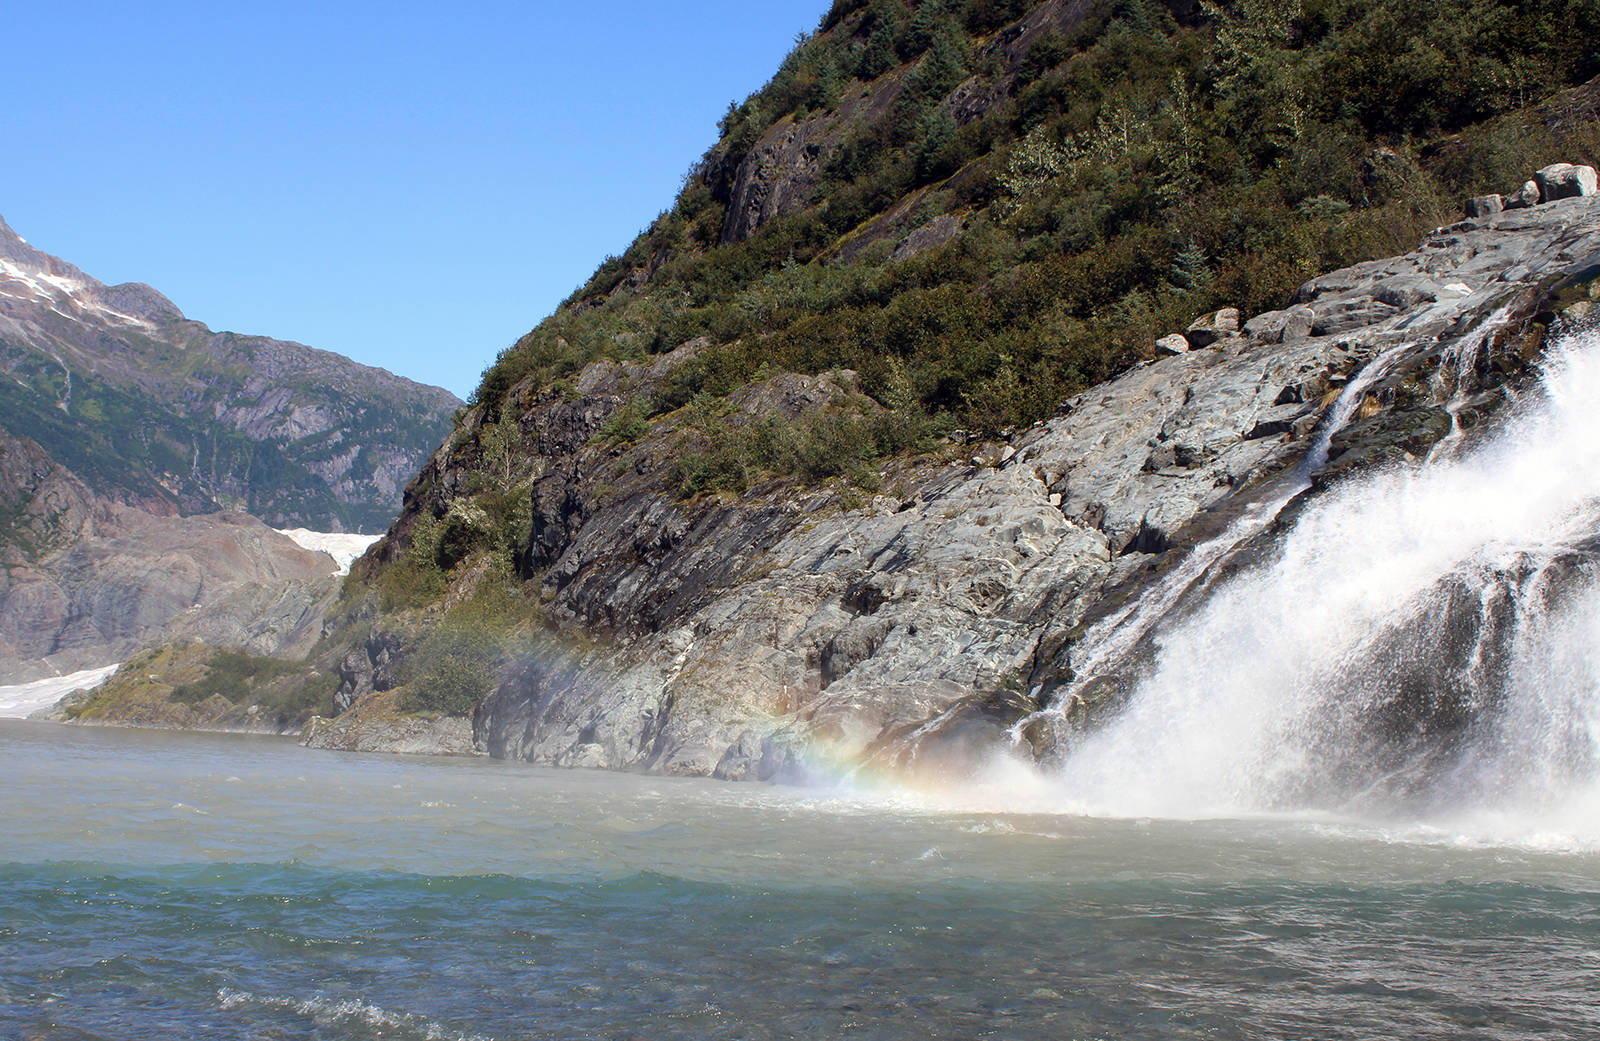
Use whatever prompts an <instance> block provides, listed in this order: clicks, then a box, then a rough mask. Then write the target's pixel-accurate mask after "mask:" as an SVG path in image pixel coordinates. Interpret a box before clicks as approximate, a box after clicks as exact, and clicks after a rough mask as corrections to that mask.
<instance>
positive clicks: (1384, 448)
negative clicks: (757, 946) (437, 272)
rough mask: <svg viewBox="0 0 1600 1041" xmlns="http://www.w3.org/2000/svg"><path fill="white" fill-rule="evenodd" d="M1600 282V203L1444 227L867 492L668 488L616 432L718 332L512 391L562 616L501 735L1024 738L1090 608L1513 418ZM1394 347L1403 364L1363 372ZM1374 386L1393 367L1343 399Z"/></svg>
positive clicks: (419, 494)
mask: <svg viewBox="0 0 1600 1041" xmlns="http://www.w3.org/2000/svg"><path fill="white" fill-rule="evenodd" d="M1596 275H1600V200H1595V199H1592V198H1577V199H1570V200H1566V201H1562V202H1557V203H1552V204H1546V205H1541V206H1538V207H1534V208H1531V209H1522V210H1515V211H1510V212H1505V213H1501V214H1497V215H1493V216H1491V217H1489V218H1486V219H1483V220H1479V221H1468V222H1464V223H1462V224H1458V225H1455V226H1453V227H1449V228H1444V229H1440V230H1439V231H1437V232H1435V233H1434V234H1433V235H1431V236H1430V237H1429V238H1428V239H1427V240H1426V241H1425V242H1424V243H1423V244H1422V245H1421V246H1420V247H1419V248H1418V249H1417V250H1416V251H1415V252H1413V253H1410V254H1407V255H1404V256H1400V257H1395V258H1391V259H1389V260H1384V261H1378V262H1374V263H1370V264H1363V265H1360V266H1357V267H1354V268H1350V269H1347V270H1343V271H1337V272H1334V273H1332V274H1329V275H1325V276H1323V277H1321V278H1318V279H1315V280H1313V281H1312V282H1309V283H1307V284H1306V285H1305V286H1304V287H1303V288H1302V289H1301V290H1300V291H1299V293H1298V294H1297V295H1296V297H1295V299H1294V300H1293V301H1292V306H1291V307H1290V308H1289V309H1288V310H1286V311H1282V312H1274V313H1273V314H1270V315H1260V316H1256V317H1254V318H1252V319H1251V320H1249V321H1247V322H1244V323H1242V330H1241V326H1240V323H1239V322H1238V318H1239V316H1238V315H1237V314H1233V315H1227V314H1221V315H1216V316H1212V317H1211V318H1210V319H1209V320H1208V322H1207V323H1205V324H1206V325H1207V327H1208V328H1211V329H1214V330H1215V331H1216V332H1218V333H1219V334H1220V335H1221V336H1222V337H1223V338H1221V339H1218V340H1214V341H1213V346H1212V347H1210V348H1209V349H1206V350H1195V351H1186V352H1182V353H1175V354H1171V355H1169V356H1166V357H1163V358H1161V359H1160V360H1158V361H1155V362H1150V363H1145V364H1142V365H1139V366H1137V367H1135V368H1134V369H1133V370H1131V371H1129V372H1127V373H1125V374H1124V375H1123V376H1121V377H1120V378H1118V379H1116V380H1113V381H1111V382H1110V383H1107V384H1104V385H1102V386H1100V387H1097V388H1095V389H1094V390H1093V391H1091V392H1089V393H1087V394H1085V395H1083V396H1081V397H1079V398H1077V399H1074V400H1072V401H1070V402H1068V403H1067V404H1066V405H1065V406H1064V407H1063V409H1062V410H1061V411H1060V414H1058V416H1057V417H1056V418H1054V419H1052V420H1050V421H1048V422H1045V423H1042V424H1039V425H1037V426H1035V427H1034V428H1032V429H1030V430H1027V431H1025V432H1023V433H1021V434H1019V435H1017V436H1016V437H1015V438H1013V439H1012V440H1011V442H1010V443H1009V444H991V445H985V446H979V450H978V452H977V453H976V454H974V453H973V451H972V449H971V447H970V446H968V447H964V448H959V449H953V450H952V453H951V454H952V455H954V454H955V453H956V452H958V451H959V453H960V458H961V459H962V460H963V461H958V462H940V461H938V460H922V461H919V462H914V463H900V464H896V465H894V466H892V467H890V468H889V469H888V470H886V471H885V473H884V474H883V475H882V480H883V485H884V488H885V489H886V492H888V493H889V494H884V495H879V496H876V497H874V498H872V499H871V501H869V502H865V503H852V502H850V501H849V500H848V499H847V498H842V497H841V496H840V495H839V494H838V493H837V492H832V491H828V490H824V489H812V490H796V489H795V488H794V487H793V486H792V485H788V484H785V483H782V482H770V483H769V484H767V485H762V486H758V487H757V488H754V489H752V490H751V491H750V492H749V493H748V494H746V495H743V496H740V497H737V498H731V499H729V498H718V497H712V496H700V497H698V498H694V499H690V500H681V499H679V498H678V497H677V496H676V495H675V494H674V492H673V491H672V489H671V488H670V487H669V484H668V482H667V481H666V480H665V478H664V477H663V476H662V475H663V473H665V472H667V471H669V470H670V467H671V459H670V458H669V457H668V456H667V455H666V454H665V453H667V452H668V451H669V450H670V449H671V446H674V445H677V444H679V443H680V442H678V441H675V440H673V439H672V438H671V437H670V434H671V432H672V431H671V426H672V424H671V422H667V423H662V424H659V425H657V426H656V427H653V428H652V430H651V433H650V434H649V435H647V436H646V437H644V438H643V439H642V440H641V441H639V442H636V443H633V444H616V443H613V442H608V441H606V440H605V439H603V438H599V437H597V435H598V434H599V432H600V431H601V429H602V427H603V426H604V425H605V424H606V422H607V420H608V419H609V418H610V417H611V416H612V415H614V414H615V413H616V412H617V411H618V410H619V409H620V408H621V407H622V405H623V404H624V402H625V401H626V400H628V399H629V398H630V397H632V396H635V395H639V394H648V393H650V392H651V390H652V388H653V387H655V386H658V385H659V384H660V382H661V381H663V380H665V379H666V378H667V377H668V376H669V375H670V373H671V371H672V369H673V368H674V366H676V365H678V364H681V363H683V361H685V360H686V358H685V357H684V355H685V354H688V355H692V348H685V349H684V351H683V352H680V354H677V355H667V356H663V357H661V358H658V359H657V360H656V361H655V363H654V364H653V365H652V366H648V367H646V366H640V365H629V364H624V365H611V364H596V365H594V366H591V368H590V369H589V370H586V371H585V373H584V375H583V377H582V379H581V380H580V381H579V384H578V394H577V396H575V397H571V398H566V397H562V396H560V395H558V394H551V395H546V396H542V397H541V396H527V395H524V396H522V397H520V398H514V400H515V401H516V408H517V410H518V419H517V422H518V425H519V428H520V431H521V436H522V438H523V441H524V443H525V444H527V445H530V446H533V449H532V455H531V461H530V462H529V464H528V466H529V470H528V473H527V477H528V482H527V484H526V485H525V487H526V488H527V489H528V491H527V501H528V503H529V505H530V507H531V518H532V519H531V523H530V524H529V525H528V527H527V529H526V531H525V532H524V533H523V536H522V537H523V538H524V540H525V541H524V544H525V546H526V553H525V557H524V561H525V568H524V574H525V576H526V577H527V578H528V579H529V580H531V581H534V582H537V583H539V584H540V585H541V586H542V599H543V601H544V603H545V605H546V610H547V611H548V617H549V618H550V620H551V621H552V623H553V624H554V628H555V629H556V630H557V632H556V633H555V634H554V635H553V636H552V637H551V639H550V642H549V645H548V647H545V648H543V649H541V650H538V651H532V652H530V653H529V654H528V655H527V658H526V660H523V661H519V662H517V663H514V664H513V666H512V667H511V668H509V669H508V670H506V672H505V673H504V674H503V676H502V679H501V682H500V684H499V686H498V687H497V689H495V690H494V692H493V693H492V694H491V695H490V696H489V697H488V698H487V700H486V701H484V702H483V704H482V705H481V706H480V708H479V710H478V713H477V716H476V719H475V721H474V725H475V732H474V736H475V741H476V743H477V744H478V746H479V747H482V748H485V749H487V750H488V751H489V752H491V753H492V754H494V755H501V756H507V757H515V758H523V759H529V760H533V761H537V762H544V763H552V764H557V765H566V766H590V767H606V768H612V769H634V770H638V769H643V770H653V771H659V772H665V773H692V774H710V775H715V776H718V777H725V778H736V779H766V778H774V777H780V778H781V777H793V776H800V775H803V774H804V773H805V772H806V771H809V770H816V769H823V770H827V769H830V768H839V764H846V765H848V764H856V763H859V762H860V761H861V760H862V759H863V758H869V757H874V756H877V757H881V758H885V759H889V760H892V761H895V762H896V763H898V764H899V765H901V766H903V767H908V768H912V769H915V768H916V767H917V766H918V765H919V763H921V762H924V761H931V760H935V759H938V758H939V757H941V756H944V755H946V754H953V753H951V751H950V750H951V749H956V750H962V749H967V748H969V747H970V746H971V745H972V744H973V743H974V742H976V743H979V744H982V743H985V742H993V741H998V740H1001V739H1002V734H1003V731H1002V727H1003V726H1005V725H1009V724H1010V723H1011V722H1013V721H1015V720H1017V719H1018V718H1019V717H1021V716H1022V715H1023V714H1025V713H1026V712H1028V711H1030V710H1031V709H1032V708H1037V707H1038V705H1039V702H1040V700H1041V699H1047V698H1048V697H1049V696H1050V692H1051V691H1052V690H1054V689H1056V688H1057V687H1058V686H1059V685H1060V683H1061V681H1062V680H1063V679H1064V678H1065V677H1066V676H1068V675H1070V674H1071V672H1072V670H1073V668H1074V662H1073V660H1072V641H1073V638H1074V633H1075V631H1076V630H1077V628H1078V626H1079V625H1080V624H1081V623H1083V622H1084V621H1085V620H1086V619H1089V618H1091V617H1093V616H1094V615H1095V614H1096V613H1103V612H1105V611H1106V610H1109V609H1110V606H1111V605H1112V604H1114V603H1116V602H1120V600H1122V599H1125V598H1127V597H1130V596H1135V595H1137V593H1138V590H1139V589H1141V588H1142V586H1143V583H1144V582H1145V581H1147V580H1148V578H1149V576H1150V575H1151V574H1152V573H1153V572H1154V571H1156V570H1158V569H1165V568H1170V567H1172V566H1175V565H1176V563H1177V562H1180V561H1182V560H1185V559H1187V557H1186V554H1187V553H1188V548H1189V547H1190V546H1192V545H1194V544H1195V543H1196V541H1197V540H1200V539H1202V538H1203V536H1204V535H1205V533H1206V532H1207V531H1210V530H1215V528H1216V526H1217V525H1220V524H1223V523H1225V522H1226V520H1227V518H1229V517H1230V516H1233V515H1235V514H1236V513H1237V512H1238V511H1240V510H1244V509H1247V508H1249V507H1250V505H1251V504H1252V503H1255V502H1258V501H1262V499H1263V496H1264V495H1265V491H1266V490H1267V489H1271V488H1274V487H1276V486H1277V483H1278V482H1282V481H1285V480H1289V479H1290V478H1291V476H1294V475H1298V476H1295V479H1303V478H1305V477H1310V478H1311V480H1312V488H1313V491H1312V492H1310V493H1309V494H1316V492H1315V489H1316V488H1317V487H1322V486H1326V484H1328V483H1330V482H1332V481H1334V480H1337V478H1338V477H1339V476H1340V475H1341V474H1343V473H1347V472H1350V471H1352V470H1354V469H1356V468H1359V467H1361V466H1367V465H1373V464H1376V463H1379V462H1384V461H1390V460H1396V459H1405V458H1416V457H1419V456H1420V455H1422V454H1424V453H1426V451H1427V449H1428V446H1429V445H1430V444H1432V443H1434V442H1435V441H1437V440H1438V439H1439V438H1441V437H1444V436H1446V435H1448V434H1449V433H1450V431H1451V423H1450V421H1449V416H1448V415H1447V414H1445V413H1443V411H1442V409H1441V408H1440V405H1441V403H1442V401H1443V400H1444V399H1445V398H1449V397H1457V396H1460V401H1465V402H1467V404H1466V405H1464V406H1463V407H1462V410H1461V411H1460V412H1458V415H1460V416H1462V417H1464V419H1463V422H1464V423H1467V422H1472V421H1473V417H1474V416H1476V417H1479V419H1481V417H1482V416H1485V415H1487V414H1488V413H1490V412H1491V411H1492V410H1493V408H1494V407H1495V403H1496V402H1497V401H1498V400H1499V394H1498V392H1497V391H1496V390H1494V386H1495V385H1496V383H1497V382H1498V381H1503V380H1504V379H1507V378H1511V377H1514V376H1515V374H1516V373H1517V372H1519V371H1521V370H1522V368H1523V367H1524V366H1525V365H1526V359H1525V357H1524V349H1525V348H1526V347H1527V344H1528V342H1529V341H1528V339H1527V338H1526V337H1525V336H1524V335H1523V330H1524V329H1525V328H1526V327H1527V325H1528V323H1529V322H1531V321H1534V320H1535V319H1536V318H1537V317H1538V316H1539V314H1540V310H1541V308H1542V307H1543V306H1544V302H1545V301H1546V300H1547V299H1548V297H1549V294H1550V293H1551V292H1552V291H1553V290H1554V289H1556V288H1559V287H1560V286H1562V285H1566V284H1572V283H1578V282H1587V281H1589V280H1592V279H1594V278H1595V277H1596ZM1229 326H1231V328H1227V327H1229ZM1536 340H1537V338H1536V337H1535V338H1534V342H1536ZM1379 355H1384V356H1385V358H1386V363H1385V368H1384V370H1383V372H1382V373H1377V372H1376V371H1367V367H1368V366H1369V365H1370V364H1371V363H1372V362H1373V360H1374V359H1375V358H1377V357H1379ZM1441 359H1446V360H1447V361H1448V364H1446V363H1444V362H1442V361H1441ZM1363 373H1364V374H1365V375H1364V376H1363V375H1362V374H1363ZM1380 376H1381V377H1382V378H1379V377H1380ZM1358 379H1361V380H1364V381H1370V385H1368V384H1367V383H1366V382H1363V383H1362V384H1360V387H1361V389H1360V391H1359V392H1358V393H1354V394H1345V393H1343V389H1344V388H1346V387H1349V386H1350V385H1351V384H1352V381H1354V380H1358ZM742 393H744V395H745V396H744V397H743V398H742V399H740V401H741V404H740V407H741V408H742V409H745V410H747V411H748V413H749V415H750V416H752V417H754V416H757V415H760V414H762V413H765V412H770V411H772V410H779V411H788V412H791V413H794V414H805V413H806V412H807V411H808V410H815V409H818V408H824V407H828V406H829V405H830V403H836V402H837V401H839V400H840V399H841V397H842V396H844V395H847V394H848V393H849V375H848V374H839V375H836V376H832V377H819V378H809V377H798V376H780V377H777V378H774V379H773V380H770V381H768V382H767V383H765V384H759V385H756V386H754V387H752V388H747V389H746V391H745V392H742ZM1340 400H1342V401H1343V402H1344V404H1343V405H1342V406H1341V409H1342V411H1340V412H1339V413H1338V414H1335V413H1334V412H1333V410H1332V406H1333V403H1334V402H1335V401H1340ZM1441 416H1443V418H1444V421H1443V422H1442V423H1441V422H1440V417H1441ZM476 421H477V420H475V419H474V418H473V417H471V416H469V418H468V420H467V422H466V424H464V426H463V428H462V430H461V431H458V434H457V436H456V437H455V438H453V439H452V441H451V442H449V443H447V444H446V445H445V447H444V448H442V449H441V450H440V452H439V454H438V455H436V456H435V458H434V460H433V462H432V463H431V464H430V466H429V467H428V469H427V470H426V471H425V472H424V474H423V476H422V477H421V478H420V479H419V481H418V482H416V483H415V484H414V485H413V487H412V488H411V489H410V491H409V493H408V503H407V511H406V513H405V514H404V515H403V517H402V520H401V521H400V522H399V523H398V525H397V527H396V529H394V530H393V531H392V532H391V535H390V537H389V542H388V544H387V549H386V552H388V553H389V554H390V556H391V558H392V557H393V555H394V554H396V553H398V552H399V550H400V547H402V546H403V545H404V544H405V542H406V540H407V538H408V533H409V532H411V531H413V530H414V529H415V526H416V525H417V524H419V523H421V520H422V519H423V518H425V517H427V516H430V515H431V516H434V517H446V516H448V515H449V512H450V509H451V503H452V502H453V501H454V499H455V498H456V497H457V496H458V495H460V494H464V490H465V489H467V488H468V487H469V484H470V480H471V475H472V473H473V472H474V471H475V470H477V469H480V468H481V459H479V458H478V457H477V456H476V455H475V454H474V453H475V451H476V449H475V448H474V447H473V445H474V444H475V442H474V440H473V437H472V434H473V430H472V424H473V423H474V422H476ZM1335 434H1337V435H1338V436H1337V437H1335V436H1333V435H1335ZM969 457H970V461H966V460H968V459H969ZM577 631H581V632H583V633H584V634H585V636H586V639H585V640H584V641H582V642H575V641H572V640H570V639H567V638H565V637H563V636H562V635H561V634H562V633H564V632H577ZM367 646H368V648H371V647H373V646H378V647H380V648H381V652H382V654H384V655H387V656H393V655H396V654H398V655H403V654H404V653H405V649H404V648H403V647H397V646H396V645H395V644H393V643H385V642H384V641H382V640H378V641H376V643H375V642H374V640H373V639H370V638H369V639H368V641H367ZM364 659H365V660H364ZM345 664H346V666H347V667H348V669H349V672H350V675H349V676H347V677H346V679H347V686H349V687H350V688H351V690H352V691H359V689H360V688H361V686H362V684H363V683H364V682H365V683H367V684H368V685H370V678H367V679H364V678H363V675H362V674H363V672H364V671H370V670H372V669H374V668H377V665H376V661H375V659H373V658H371V657H370V655H366V654H362V653H359V652H358V653H356V654H355V655H354V656H353V657H352V658H351V659H348V660H347V661H346V663H345ZM934 738H937V739H934Z"/></svg>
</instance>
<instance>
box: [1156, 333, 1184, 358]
mask: <svg viewBox="0 0 1600 1041" xmlns="http://www.w3.org/2000/svg"><path fill="white" fill-rule="evenodd" d="M1188 350H1189V340H1188V338H1187V337H1186V336H1184V335H1183V334H1182V333H1173V334H1171V335H1170V336H1163V337H1162V338H1161V339H1159V340H1157V341H1156V354H1158V355H1160V356H1162V357H1164V358H1170V357H1172V356H1173V355H1175V354H1183V353H1185V352H1186V351H1188Z"/></svg>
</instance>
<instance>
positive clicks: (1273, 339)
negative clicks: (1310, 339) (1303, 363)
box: [1244, 307, 1317, 343]
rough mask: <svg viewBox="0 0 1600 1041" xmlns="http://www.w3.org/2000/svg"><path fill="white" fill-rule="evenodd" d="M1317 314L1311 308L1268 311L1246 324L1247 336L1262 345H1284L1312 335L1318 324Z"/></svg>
mask: <svg viewBox="0 0 1600 1041" xmlns="http://www.w3.org/2000/svg"><path fill="white" fill-rule="evenodd" d="M1316 318H1317V315H1316V312H1315V311H1313V310H1312V309H1311V308H1309V307H1291V308H1289V309H1287V310H1284V311H1267V312H1266V313H1264V314H1258V315H1256V316H1255V317H1254V318H1252V319H1250V320H1249V321H1248V322H1245V323H1244V332H1245V335H1247V336H1249V337H1250V338H1251V339H1253V340H1256V341H1259V342H1261V343H1282V342H1283V341H1285V340H1298V339H1302V338H1304V337H1307V336H1310V335H1311V327H1312V326H1313V325H1314V324H1315V323H1316Z"/></svg>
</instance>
